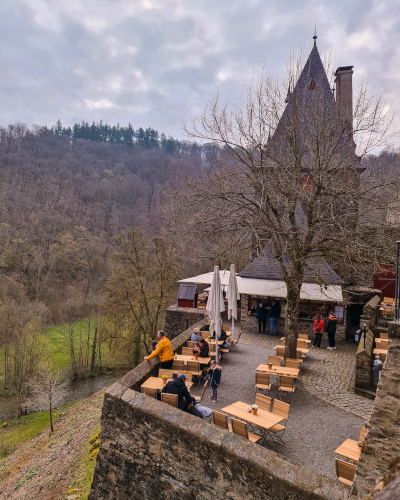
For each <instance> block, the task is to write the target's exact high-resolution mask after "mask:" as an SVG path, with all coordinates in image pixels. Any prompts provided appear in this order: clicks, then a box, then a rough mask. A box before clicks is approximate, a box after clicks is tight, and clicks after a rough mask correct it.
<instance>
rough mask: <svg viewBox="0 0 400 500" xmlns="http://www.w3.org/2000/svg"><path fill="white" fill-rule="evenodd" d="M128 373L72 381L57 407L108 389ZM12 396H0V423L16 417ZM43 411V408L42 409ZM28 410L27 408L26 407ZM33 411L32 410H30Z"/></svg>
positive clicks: (116, 371)
mask: <svg viewBox="0 0 400 500" xmlns="http://www.w3.org/2000/svg"><path fill="white" fill-rule="evenodd" d="M128 371H129V368H126V369H123V370H113V371H110V372H108V373H104V374H102V375H98V376H97V377H92V378H85V379H79V380H72V381H71V382H69V384H68V386H67V391H66V395H65V397H64V398H63V400H62V402H61V403H60V404H59V405H57V406H58V407H62V406H64V405H66V404H68V403H72V402H74V401H79V400H80V399H85V398H88V397H89V396H91V395H92V394H94V393H95V392H97V391H100V390H101V389H103V388H104V387H108V386H109V385H111V384H113V383H114V382H115V381H117V380H118V379H120V378H121V377H122V376H123V375H125V373H127V372H128ZM13 403H14V398H13V396H0V421H1V422H4V421H5V420H9V419H11V418H13V417H15V416H16V413H15V407H14V404H13ZM43 409H44V408H43ZM28 410H29V407H28ZM32 411H34V410H32Z"/></svg>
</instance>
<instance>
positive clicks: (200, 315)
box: [164, 305, 206, 340]
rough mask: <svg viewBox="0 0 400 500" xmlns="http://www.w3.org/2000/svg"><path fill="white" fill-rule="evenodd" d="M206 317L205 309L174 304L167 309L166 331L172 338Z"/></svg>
mask: <svg viewBox="0 0 400 500" xmlns="http://www.w3.org/2000/svg"><path fill="white" fill-rule="evenodd" d="M205 317H206V310H205V309H197V308H196V309H194V308H188V307H178V306H177V305H173V306H171V307H168V309H167V310H166V311H165V323H164V332H165V335H166V336H167V337H168V338H169V339H170V340H171V339H173V338H175V337H177V336H178V335H180V334H181V333H182V332H184V331H185V330H187V329H188V328H190V327H191V326H193V325H194V324H195V323H197V322H198V321H201V320H203V319H204V318H205Z"/></svg>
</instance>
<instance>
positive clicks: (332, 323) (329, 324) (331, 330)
mask: <svg viewBox="0 0 400 500" xmlns="http://www.w3.org/2000/svg"><path fill="white" fill-rule="evenodd" d="M337 322H338V319H337V317H336V316H335V315H334V314H333V312H330V313H329V316H328V317H327V318H326V321H325V332H326V333H327V334H328V341H329V346H328V347H327V349H328V350H329V351H333V350H335V349H336V347H335V333H336V325H337Z"/></svg>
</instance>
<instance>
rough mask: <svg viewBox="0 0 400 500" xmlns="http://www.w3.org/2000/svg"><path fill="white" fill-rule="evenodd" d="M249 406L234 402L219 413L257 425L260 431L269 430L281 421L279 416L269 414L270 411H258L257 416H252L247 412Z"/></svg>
mask: <svg viewBox="0 0 400 500" xmlns="http://www.w3.org/2000/svg"><path fill="white" fill-rule="evenodd" d="M250 406H251V404H250V405H249V404H247V403H243V402H242V401H236V403H233V404H231V405H229V406H225V408H222V409H221V411H223V412H224V413H227V414H228V415H231V416H232V417H236V418H240V419H241V420H244V421H246V422H249V423H250V424H253V425H257V427H260V429H265V430H268V429H271V427H273V426H274V425H276V424H279V422H281V421H282V417H281V416H280V415H276V414H275V413H271V412H270V411H266V410H262V409H261V408H259V409H258V411H257V414H256V415H253V413H252V412H251V411H247V408H249V407H250Z"/></svg>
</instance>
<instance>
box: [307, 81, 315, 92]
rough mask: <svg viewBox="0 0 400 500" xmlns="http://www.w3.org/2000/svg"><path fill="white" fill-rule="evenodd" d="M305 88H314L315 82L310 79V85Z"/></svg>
mask: <svg viewBox="0 0 400 500" xmlns="http://www.w3.org/2000/svg"><path fill="white" fill-rule="evenodd" d="M307 90H315V82H314V80H311V82H310V85H309V86H308V87H307Z"/></svg>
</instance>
